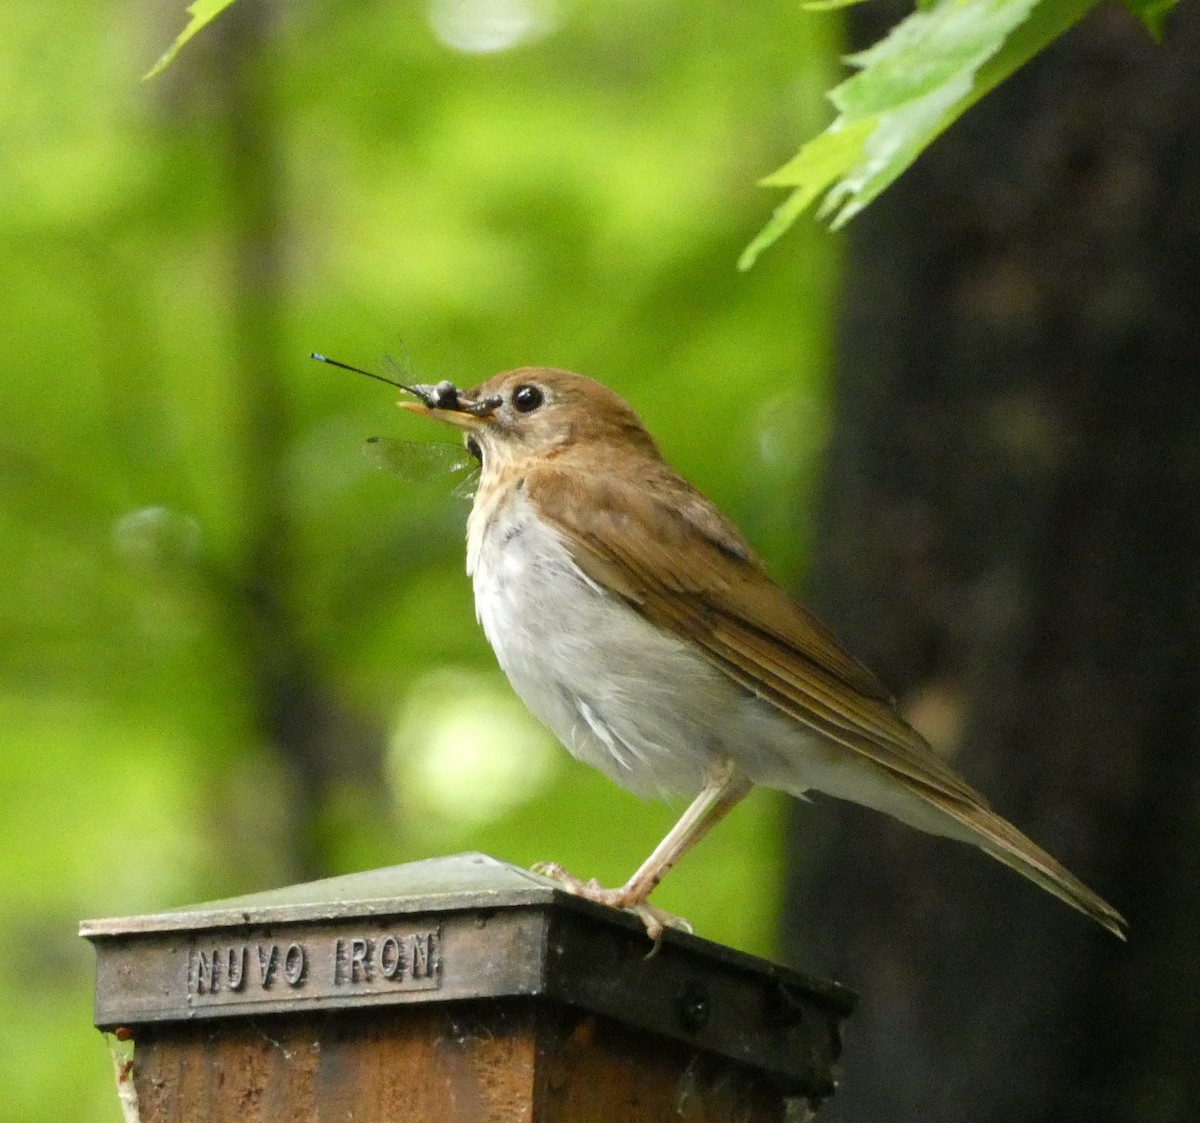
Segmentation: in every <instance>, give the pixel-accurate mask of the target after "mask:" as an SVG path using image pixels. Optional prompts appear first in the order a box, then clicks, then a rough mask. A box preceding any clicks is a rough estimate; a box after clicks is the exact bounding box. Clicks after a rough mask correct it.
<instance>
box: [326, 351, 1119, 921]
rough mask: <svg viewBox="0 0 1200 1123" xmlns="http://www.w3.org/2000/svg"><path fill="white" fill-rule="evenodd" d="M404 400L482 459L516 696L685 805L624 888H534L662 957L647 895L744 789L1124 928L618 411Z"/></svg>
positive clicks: (631, 780)
mask: <svg viewBox="0 0 1200 1123" xmlns="http://www.w3.org/2000/svg"><path fill="white" fill-rule="evenodd" d="M338 365H342V364H338ZM363 373H367V372H363ZM397 385H401V386H402V389H404V390H405V391H407V392H408V394H409V395H410V397H411V398H415V400H409V398H405V399H403V400H401V402H400V405H401V406H402V407H403V408H404V409H406V410H409V411H411V412H413V413H417V414H419V415H422V416H425V417H428V418H431V419H434V420H437V421H440V422H444V423H446V424H448V425H450V426H453V427H454V428H456V429H458V430H460V431H461V432H462V433H463V438H464V441H465V445H466V450H467V452H468V453H469V454H470V455H471V456H472V457H473V458H474V459H476V460H477V461H479V465H480V475H479V482H478V487H477V490H476V493H475V496H474V500H473V503H472V507H471V511H470V514H469V516H468V519H467V534H466V539H467V544H466V554H467V566H466V568H467V573H468V575H469V576H470V578H471V581H472V584H473V588H474V598H475V609H476V615H477V617H478V620H479V623H480V624H481V625H482V628H483V631H484V633H485V635H486V636H487V639H488V641H489V642H490V644H491V647H492V649H493V651H494V652H495V655H496V658H497V661H498V662H499V664H500V667H501V668H502V670H503V671H504V673H505V675H506V676H507V678H508V681H509V683H510V684H511V685H512V688H513V690H514V691H515V692H516V693H517V694H518V695H519V696H520V698H521V699H522V701H523V702H524V703H525V705H526V706H527V707H528V708H529V710H530V711H531V712H532V713H533V714H534V715H535V716H536V717H537V718H538V719H540V721H541V722H542V723H543V724H545V725H546V726H547V727H548V728H549V729H550V730H551V731H552V732H553V733H554V734H555V736H556V737H557V738H558V739H559V740H560V741H561V742H562V744H563V745H564V746H565V747H566V749H567V750H568V751H569V752H570V753H571V754H572V755H573V756H575V757H576V758H578V759H579V760H581V761H583V762H584V763H586V764H589V765H591V766H593V767H595V768H597V769H599V770H600V772H602V773H603V774H604V775H605V776H607V777H608V778H609V779H610V780H612V781H614V782H615V783H616V784H618V785H620V786H621V787H622V788H625V789H627V790H628V791H631V792H633V793H635V794H637V795H640V796H644V797H645V796H653V797H660V798H678V797H680V796H688V797H692V798H691V802H690V804H689V805H688V806H687V809H686V810H685V811H684V812H683V814H682V816H681V817H680V818H679V820H678V822H677V823H676V824H675V825H674V826H673V827H672V828H671V830H670V831H669V832H668V833H667V835H666V837H665V838H663V840H662V842H660V843H659V845H658V846H657V847H655V849H654V850H653V852H652V853H651V854H650V855H649V857H647V859H646V860H645V861H644V862H643V863H642V865H641V866H639V867H638V869H637V870H636V871H635V872H634V873H633V875H632V876H631V877H630V878H629V880H628V881H627V882H626V883H625V884H624V885H622V886H620V887H617V888H604V887H602V886H600V885H599V884H598V883H597V882H596V881H594V880H583V879H582V878H579V877H576V876H575V875H573V874H571V873H570V872H568V871H567V870H565V869H564V868H562V867H561V866H559V865H558V864H556V863H553V862H546V863H541V864H540V865H539V866H537V867H535V869H537V870H538V871H539V872H542V873H544V874H548V875H549V876H551V877H553V878H554V879H555V881H556V882H557V883H559V884H560V885H562V886H563V887H564V888H565V889H567V890H568V891H570V892H572V893H575V894H578V895H579V896H582V897H584V898H587V899H589V900H592V901H595V902H597V903H599V904H603V905H609V906H612V907H615V908H622V909H629V910H631V911H633V912H634V913H636V914H637V915H638V916H639V917H640V918H641V920H642V922H643V923H644V924H645V927H646V931H647V932H648V933H649V934H650V936H651V938H653V939H655V940H657V939H658V938H659V937H660V936H661V935H662V933H663V931H664V929H665V928H666V927H668V926H674V925H677V924H679V923H681V922H679V921H678V920H677V918H675V917H673V916H670V915H669V914H667V913H666V912H664V911H663V910H661V909H658V908H657V907H656V906H654V905H652V904H650V903H649V902H648V900H647V898H648V897H649V895H650V893H651V892H652V891H653V890H654V888H655V887H656V886H657V885H658V884H659V882H660V881H661V880H662V878H663V877H664V876H665V875H666V874H667V872H668V871H669V870H670V869H671V868H672V867H673V866H674V865H675V864H676V862H678V861H679V859H680V858H682V857H683V856H684V854H686V853H687V852H688V851H689V850H690V849H691V848H692V847H693V846H694V845H695V844H696V843H698V842H699V841H700V840H701V839H702V838H703V837H704V836H705V835H706V834H707V833H708V832H709V831H710V830H712V828H713V827H715V826H716V825H717V824H718V823H719V822H720V821H721V819H723V818H724V817H725V815H727V814H728V813H729V811H730V810H731V809H732V808H733V807H734V806H736V805H737V804H738V803H739V802H740V801H741V800H742V799H743V798H744V797H745V796H746V794H747V793H748V792H749V791H750V790H751V788H752V787H754V786H755V785H763V786H766V787H769V788H776V789H780V790H782V791H785V792H788V793H790V794H791V795H793V796H797V797H802V798H803V797H804V796H805V794H806V793H808V792H810V791H814V790H815V791H820V792H823V793H825V794H827V795H831V796H834V797H837V798H839V799H843V800H850V801H852V802H855V803H859V804H863V805H865V806H867V807H869V808H873V809H875V810H877V811H881V812H884V813H885V814H888V815H890V816H892V817H893V818H895V819H898V820H899V821H900V822H902V823H905V824H907V825H908V826H910V827H915V828H917V829H918V830H921V831H925V832H927V833H929V834H933V835H940V836H944V837H947V838H951V839H956V840H958V841H961V842H967V843H972V844H974V845H975V846H977V847H979V848H980V849H981V850H983V851H984V852H985V853H986V854H988V855H990V856H991V857H993V858H995V859H997V860H999V861H1000V862H1002V863H1004V864H1005V865H1006V866H1009V867H1010V868H1011V869H1013V870H1015V871H1016V872H1017V873H1019V874H1022V875H1024V876H1025V877H1027V878H1028V879H1029V880H1030V881H1032V882H1033V883H1034V884H1036V885H1038V886H1040V887H1041V888H1042V889H1044V890H1046V891H1048V892H1049V893H1052V894H1053V895H1054V896H1056V897H1058V898H1060V899H1061V900H1063V901H1065V902H1066V903H1067V904H1068V905H1071V906H1072V907H1074V908H1076V909H1078V910H1079V911H1080V912H1081V913H1083V914H1084V915H1086V916H1089V917H1091V918H1092V919H1093V920H1095V921H1096V922H1097V923H1099V924H1100V925H1102V926H1103V927H1104V928H1106V929H1108V931H1110V932H1112V933H1113V934H1114V935H1116V936H1118V937H1120V938H1122V939H1124V938H1125V930H1126V928H1127V924H1126V921H1125V919H1124V918H1123V917H1122V916H1121V914H1120V913H1119V912H1117V911H1116V909H1114V908H1113V907H1112V906H1111V905H1110V904H1108V903H1107V902H1106V901H1105V900H1103V899H1102V898H1101V897H1100V896H1099V895H1097V894H1096V893H1095V892H1093V891H1092V890H1091V889H1089V888H1088V887H1087V886H1086V885H1085V884H1084V883H1083V882H1082V881H1081V880H1080V879H1079V878H1077V877H1076V876H1075V875H1074V874H1072V873H1071V872H1069V871H1068V870H1067V869H1066V868H1065V867H1064V866H1063V865H1062V864H1061V863H1060V862H1058V861H1057V860H1056V859H1055V858H1053V857H1051V855H1050V854H1048V853H1047V852H1046V851H1045V850H1043V849H1041V848H1040V847H1039V846H1037V845H1036V844H1035V843H1034V842H1032V841H1031V840H1030V839H1029V838H1027V837H1026V836H1025V835H1024V834H1022V833H1021V832H1020V831H1019V830H1018V829H1017V828H1016V827H1015V826H1013V825H1012V824H1011V823H1009V822H1008V821H1007V820H1006V819H1004V818H1002V817H1001V816H1000V815H998V814H996V813H995V812H994V811H992V810H991V809H990V808H989V806H988V804H987V802H986V800H985V799H984V797H983V796H982V795H980V793H979V792H977V791H976V790H975V789H974V788H972V787H971V786H970V785H969V784H968V783H967V781H966V780H965V779H963V778H962V777H961V776H960V775H959V774H958V773H957V772H956V771H955V770H954V769H953V768H952V767H951V766H950V765H949V764H948V763H947V762H946V761H945V760H944V759H943V758H942V757H940V756H938V754H937V753H936V752H935V751H934V750H933V749H932V748H931V746H930V745H929V743H928V742H927V741H926V740H925V739H924V738H923V737H922V736H921V735H920V734H919V733H918V732H917V731H916V730H914V729H913V728H912V727H911V726H910V725H909V724H908V722H907V721H906V720H905V719H904V717H903V716H902V715H901V713H900V711H899V709H898V706H897V703H896V701H895V700H894V698H893V697H892V695H891V694H890V693H889V691H888V690H887V689H886V688H885V687H884V686H883V685H882V684H881V683H880V682H879V680H878V679H877V678H876V677H875V676H874V674H872V673H871V672H870V671H869V670H867V668H866V667H864V666H863V665H862V664H861V663H860V662H859V661H858V660H857V659H855V658H854V657H853V656H852V655H851V654H849V653H848V652H847V651H846V649H845V648H844V647H843V645H842V644H841V643H840V642H839V641H838V640H837V639H836V638H835V637H834V635H833V634H832V632H830V630H829V629H828V628H826V627H825V625H823V624H822V623H821V622H820V621H819V620H818V619H817V618H816V617H815V616H814V615H813V614H812V613H811V612H810V611H809V610H808V609H807V608H805V607H804V606H803V605H802V604H801V603H800V602H799V601H798V600H796V599H794V598H793V597H792V596H791V595H790V594H789V593H787V592H786V591H785V590H784V589H783V588H782V587H781V586H780V585H778V584H777V583H776V582H775V581H774V580H773V579H772V578H771V577H770V575H769V574H768V572H767V569H766V567H765V565H764V564H763V562H762V560H761V559H760V558H759V557H758V555H757V554H756V553H755V552H754V550H753V549H752V548H751V546H750V543H749V542H748V541H747V540H746V538H745V537H744V535H743V534H742V533H741V531H740V530H738V529H737V527H736V526H735V525H734V524H733V523H732V522H731V521H730V520H728V519H727V518H726V517H725V516H724V515H722V514H721V513H720V511H718V509H717V508H716V506H715V505H714V504H713V503H712V502H710V501H709V500H708V499H707V498H705V497H704V496H703V495H702V494H701V493H700V492H699V491H698V490H696V488H694V487H693V486H692V485H691V484H689V483H688V482H687V481H685V480H684V479H683V477H682V476H680V475H679V474H677V473H676V472H675V471H674V469H672V468H671V467H670V466H669V465H668V463H667V462H666V460H664V458H663V457H662V455H661V454H660V452H659V449H658V446H657V444H656V443H655V441H654V439H653V437H652V436H651V435H650V433H649V432H648V431H647V429H646V427H645V426H644V425H643V424H642V421H641V419H640V418H639V417H638V415H637V413H636V412H635V411H634V410H633V408H632V407H631V406H630V405H628V404H627V403H626V402H625V401H624V400H623V399H622V398H621V397H620V396H619V395H617V394H616V393H615V392H614V391H612V390H610V389H609V388H607V387H606V386H604V385H603V384H602V383H600V382H597V381H594V380H593V379H591V378H588V377H586V376H584V375H581V374H576V373H574V372H571V371H566V370H557V369H552V368H547V367H533V366H530V367H520V368H518V369H516V370H509V371H505V372H503V373H500V374H497V375H495V376H493V377H492V378H490V379H488V380H487V381H485V382H483V383H482V384H481V385H480V386H478V387H477V388H475V389H473V390H460V389H459V388H458V387H457V386H456V385H455V384H454V383H452V382H449V381H442V382H440V383H438V384H437V385H413V386H406V385H403V384H400V383H397Z"/></svg>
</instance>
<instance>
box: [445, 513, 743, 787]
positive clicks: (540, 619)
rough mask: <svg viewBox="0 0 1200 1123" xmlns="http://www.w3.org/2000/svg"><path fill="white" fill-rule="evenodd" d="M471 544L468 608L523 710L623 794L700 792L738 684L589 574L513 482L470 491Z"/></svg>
mask: <svg viewBox="0 0 1200 1123" xmlns="http://www.w3.org/2000/svg"><path fill="white" fill-rule="evenodd" d="M467 541H468V545H467V572H468V573H470V574H471V577H472V579H473V581H474V586H475V611H476V614H477V615H478V617H479V622H480V624H482V626H483V630H484V632H485V633H486V635H487V638H488V641H489V642H490V643H491V645H492V648H493V649H494V651H495V652H496V657H497V659H498V660H499V662H500V666H501V667H502V668H503V669H504V673H505V674H506V675H507V676H508V679H509V681H510V682H511V683H512V686H513V689H514V690H515V691H516V692H517V693H518V694H519V695H520V696H521V699H522V700H523V701H524V702H525V704H526V705H527V706H528V707H529V709H530V710H532V711H533V713H534V714H535V715H536V716H537V717H538V718H539V719H540V720H541V721H543V722H544V723H545V724H546V725H547V726H549V727H550V729H551V730H552V731H553V732H554V733H555V735H556V736H557V737H558V738H559V740H561V741H562V742H563V744H564V745H566V747H567V748H568V749H569V750H570V751H571V752H572V753H573V754H574V755H575V756H576V757H578V758H579V759H580V760H583V761H585V762H586V763H588V764H591V765H593V766H594V767H596V768H599V769H600V770H601V771H602V772H604V773H605V774H606V775H608V776H609V777H610V778H611V779H613V780H614V781H615V782H616V783H618V784H620V785H621V786H622V787H625V788H627V789H629V790H630V791H634V792H637V793H639V794H671V793H690V792H695V791H697V790H699V788H700V787H701V785H702V784H703V782H704V773H705V771H706V769H707V768H708V766H709V764H710V763H711V762H712V759H713V756H714V754H715V753H716V752H718V751H719V750H720V748H721V746H720V743H719V740H720V738H719V732H718V731H719V729H720V725H721V721H722V717H723V716H724V715H726V714H727V713H728V709H729V707H730V705H732V704H736V702H737V701H738V700H739V699H740V698H742V697H744V695H743V692H742V691H740V690H739V689H738V688H737V687H736V686H734V685H733V684H732V683H731V682H730V681H729V680H728V679H726V678H725V676H723V675H722V674H720V673H719V672H718V671H716V670H714V669H713V668H712V667H711V666H710V665H709V664H708V663H707V662H705V660H703V659H702V658H700V657H699V656H698V655H697V654H695V653H694V652H693V651H692V650H691V649H690V648H689V647H687V646H686V645H685V644H684V643H682V642H681V641H680V640H678V639H676V638H674V637H673V636H671V635H669V634H667V633H664V632H661V631H659V630H658V629H657V628H654V627H653V626H651V625H650V624H648V623H647V622H646V621H645V620H644V619H643V618H642V617H641V616H640V615H639V614H638V613H637V612H635V611H634V610H633V609H631V608H630V607H629V606H628V605H626V604H625V603H624V602H623V601H621V600H620V599H619V598H617V597H615V596H613V595H612V594H610V593H609V592H607V591H606V590H604V589H602V588H601V587H600V586H598V585H596V584H595V583H594V582H592V581H590V580H589V579H588V578H587V577H586V576H585V575H584V574H583V572H582V571H581V570H580V569H579V567H578V566H577V565H576V564H575V562H574V561H573V560H572V558H571V556H570V554H569V553H568V552H567V549H566V547H565V546H564V545H563V542H562V540H561V539H560V537H559V536H558V534H557V533H556V532H555V531H554V530H553V529H551V527H550V526H549V525H548V524H546V523H545V522H543V521H542V520H541V519H540V518H539V517H538V516H537V514H536V512H535V511H534V509H533V506H532V504H531V503H530V502H529V500H528V498H527V497H526V496H525V495H524V493H523V492H521V491H520V490H517V491H512V492H509V493H508V494H507V495H506V496H504V497H503V498H502V499H499V500H493V502H491V503H484V504H482V505H481V504H480V502H479V498H477V499H476V507H475V509H474V510H473V511H472V513H471V519H470V521H469V523H468V540H467Z"/></svg>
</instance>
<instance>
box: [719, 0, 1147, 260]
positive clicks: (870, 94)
mask: <svg viewBox="0 0 1200 1123" xmlns="http://www.w3.org/2000/svg"><path fill="white" fill-rule="evenodd" d="M1131 2H1133V3H1139V2H1140V3H1144V4H1146V5H1149V4H1152V3H1154V2H1156V0H1131ZM1157 2H1168V0H1157ZM1095 3H1096V0H938V2H937V3H934V4H931V5H929V6H927V7H923V8H921V9H920V10H918V11H915V12H913V13H912V15H910V16H908V17H907V18H906V19H905V20H903V21H902V22H900V23H899V24H897V25H896V26H895V27H894V28H893V29H892V30H891V32H890V33H889V34H888V36H887V37H886V38H885V39H883V40H881V41H880V42H878V43H876V44H875V45H874V46H872V47H870V48H868V49H867V50H865V51H861V52H859V53H858V54H856V55H851V56H850V57H849V58H848V59H847V60H846V61H847V62H848V63H850V65H851V66H853V67H855V68H856V69H857V71H858V72H857V73H856V74H854V75H852V76H851V77H850V78H848V79H846V80H845V81H844V82H842V83H841V85H839V86H837V87H836V88H835V89H833V90H832V91H831V92H830V94H829V99H830V101H831V102H833V104H834V106H835V108H836V109H837V110H838V117H837V118H836V120H834V122H833V123H832V124H831V125H830V126H829V127H828V129H826V131H825V132H824V133H822V134H821V135H820V136H818V137H816V138H814V139H813V140H811V141H809V142H808V143H807V144H805V145H804V147H803V148H801V150H800V152H799V153H798V154H797V155H796V156H795V157H794V158H793V159H791V160H790V161H788V163H787V164H785V165H784V166H783V167H782V168H780V169H779V170H778V171H776V172H774V173H773V174H771V175H769V176H767V177H766V178H765V179H763V180H762V181H761V183H762V184H763V186H767V187H792V188H794V189H795V190H794V192H793V194H792V195H791V196H790V197H789V198H788V199H787V200H786V201H785V202H784V203H783V204H782V205H781V206H780V207H778V208H777V209H776V211H775V213H774V214H773V215H772V217H771V220H770V221H769V222H768V223H767V225H766V226H765V227H764V228H763V229H762V231H760V232H759V234H758V235H757V236H756V237H755V238H754V240H753V241H752V242H751V243H750V245H749V246H747V248H746V250H745V251H744V252H743V253H742V256H741V259H740V260H739V262H738V267H739V268H740V269H749V268H750V266H751V265H753V264H754V261H755V259H756V258H757V256H758V255H759V254H760V253H761V252H762V251H763V250H764V249H766V248H767V246H769V245H771V244H772V243H773V242H775V241H776V240H777V239H778V238H779V237H780V236H781V235H782V234H783V233H784V231H786V230H787V229H788V227H789V226H791V224H792V223H793V222H794V221H795V220H796V218H797V217H798V216H799V215H800V214H802V213H803V212H804V211H805V210H807V209H808V207H809V206H810V205H811V204H812V203H814V202H815V201H816V200H817V197H818V196H819V195H821V193H822V192H824V197H823V198H822V200H821V202H820V206H819V209H818V214H819V216H820V217H822V218H824V219H827V220H828V221H829V224H830V226H831V227H832V228H833V229H835V230H836V229H838V228H839V227H841V226H843V225H845V224H846V223H847V222H848V221H849V220H850V219H851V218H853V217H854V215H856V214H858V212H859V211H861V210H862V209H863V208H864V207H865V206H867V205H868V204H869V203H870V202H871V201H872V200H873V199H874V198H875V197H876V196H878V195H879V194H880V192H882V191H883V190H884V189H885V188H887V187H888V186H889V185H890V184H891V183H892V182H893V181H894V180H895V179H896V178H897V177H898V176H899V175H900V174H901V173H902V172H903V171H904V170H905V169H906V168H907V167H908V166H909V165H910V164H912V162H913V161H914V160H915V159H916V158H917V157H918V156H919V155H920V154H921V153H922V152H923V151H924V150H925V149H926V148H927V147H928V146H929V145H930V144H931V143H932V142H933V141H934V140H935V139H936V138H937V137H938V136H940V135H941V133H942V132H944V131H945V130H946V129H947V128H948V127H949V126H950V125H951V124H952V123H953V122H954V121H956V120H957V119H958V118H959V117H960V116H961V115H962V114H963V113H964V112H966V110H967V109H969V108H970V107H971V106H972V105H974V104H975V102H976V101H978V100H979V99H980V98H981V97H983V96H984V94H986V93H987V92H988V91H989V90H991V89H993V88H994V87H995V86H996V85H997V84H998V83H999V82H1001V81H1003V80H1004V79H1005V78H1007V77H1008V76H1009V75H1010V74H1012V73H1013V72H1014V71H1015V70H1017V69H1018V68H1019V67H1021V66H1022V65H1024V64H1025V63H1026V62H1027V61H1028V60H1029V59H1030V58H1032V57H1033V55H1035V54H1036V53H1037V52H1038V51H1040V50H1041V49H1042V48H1043V47H1045V46H1047V45H1048V44H1049V43H1051V42H1053V41H1054V39H1056V38H1057V37H1058V36H1059V35H1061V34H1062V33H1063V32H1064V31H1066V30H1067V28H1069V27H1071V26H1072V25H1073V24H1075V23H1076V22H1078V21H1079V20H1080V19H1081V18H1082V17H1083V16H1084V14H1085V13H1086V12H1087V11H1089V10H1090V9H1091V8H1092V7H1093V6H1094V4H1095Z"/></svg>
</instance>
